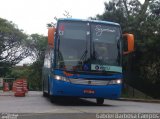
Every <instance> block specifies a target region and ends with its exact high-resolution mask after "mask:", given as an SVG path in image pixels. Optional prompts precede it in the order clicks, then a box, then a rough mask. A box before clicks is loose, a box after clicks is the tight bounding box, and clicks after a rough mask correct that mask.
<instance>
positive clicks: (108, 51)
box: [91, 23, 120, 66]
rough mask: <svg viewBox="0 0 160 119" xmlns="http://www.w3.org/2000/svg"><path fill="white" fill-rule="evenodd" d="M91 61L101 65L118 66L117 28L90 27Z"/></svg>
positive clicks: (118, 42) (96, 25) (118, 40)
mask: <svg viewBox="0 0 160 119" xmlns="http://www.w3.org/2000/svg"><path fill="white" fill-rule="evenodd" d="M91 33H92V34H91V39H92V49H93V52H92V61H93V62H94V64H95V63H96V64H101V65H113V66H118V65H120V54H119V53H120V52H119V51H120V30H119V27H117V26H113V25H106V24H97V23H96V24H92V25H91Z"/></svg>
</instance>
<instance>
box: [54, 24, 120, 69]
mask: <svg viewBox="0 0 160 119" xmlns="http://www.w3.org/2000/svg"><path fill="white" fill-rule="evenodd" d="M56 56H57V58H56V68H58V69H62V70H69V71H95V70H96V71H101V69H97V67H103V68H105V67H107V66H114V67H113V69H115V66H120V59H121V57H120V28H119V27H118V26H116V25H108V24H100V23H92V22H91V23H90V22H83V21H81V22H79V21H60V22H59V23H58V28H57V52H56ZM103 68H102V69H103ZM104 71H106V70H104ZM115 71H116V70H115Z"/></svg>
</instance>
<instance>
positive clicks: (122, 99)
mask: <svg viewBox="0 0 160 119" xmlns="http://www.w3.org/2000/svg"><path fill="white" fill-rule="evenodd" d="M118 100H120V101H134V102H145V103H146V102H147V103H160V100H154V99H136V98H120V99H118Z"/></svg>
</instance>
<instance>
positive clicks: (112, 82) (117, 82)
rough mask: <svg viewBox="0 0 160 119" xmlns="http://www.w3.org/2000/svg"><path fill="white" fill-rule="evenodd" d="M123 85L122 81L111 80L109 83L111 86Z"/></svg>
mask: <svg viewBox="0 0 160 119" xmlns="http://www.w3.org/2000/svg"><path fill="white" fill-rule="evenodd" d="M121 83H122V79H116V80H111V81H110V82H109V84H121Z"/></svg>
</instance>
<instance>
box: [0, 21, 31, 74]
mask: <svg viewBox="0 0 160 119" xmlns="http://www.w3.org/2000/svg"><path fill="white" fill-rule="evenodd" d="M27 37H28V36H27V35H26V34H24V33H23V32H22V30H20V29H18V28H17V26H16V25H15V24H13V23H12V22H9V21H7V20H5V19H1V18H0V72H1V73H0V76H2V75H5V72H6V71H5V70H4V69H6V70H8V67H11V66H13V65H15V64H17V63H19V62H20V61H21V60H22V59H24V58H26V57H28V56H29V55H30V53H31V52H30V50H28V46H29V42H27V40H26V38H27Z"/></svg>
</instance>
